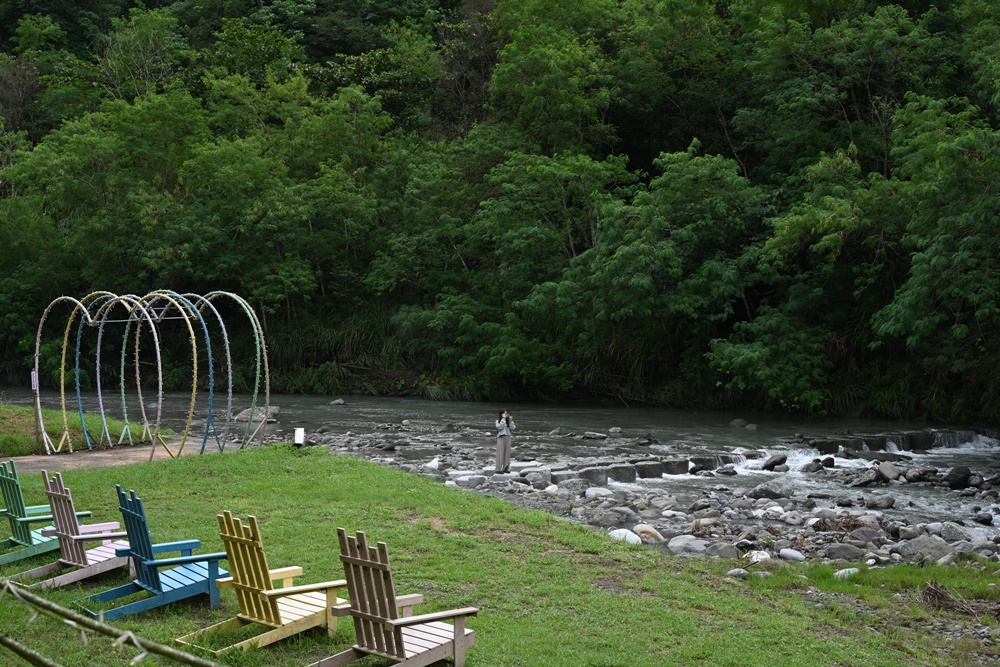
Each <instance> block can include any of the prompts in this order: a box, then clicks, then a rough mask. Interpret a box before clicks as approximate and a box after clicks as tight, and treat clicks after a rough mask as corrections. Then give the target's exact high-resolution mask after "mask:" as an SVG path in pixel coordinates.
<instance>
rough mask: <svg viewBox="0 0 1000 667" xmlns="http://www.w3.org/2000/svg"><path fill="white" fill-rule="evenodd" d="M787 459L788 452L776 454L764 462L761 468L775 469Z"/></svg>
mask: <svg viewBox="0 0 1000 667" xmlns="http://www.w3.org/2000/svg"><path fill="white" fill-rule="evenodd" d="M787 461H788V455H787V454H775V455H774V456H772V457H771V458H769V459H768V460H766V461H764V464H763V465H762V466H761V467H760V468H761V470H774V469H775V468H776V467H778V466H781V465H785V463H786V462H787Z"/></svg>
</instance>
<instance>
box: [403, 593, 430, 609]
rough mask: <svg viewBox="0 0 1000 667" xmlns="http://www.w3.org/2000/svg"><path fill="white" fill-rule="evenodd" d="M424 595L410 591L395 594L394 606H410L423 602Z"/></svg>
mask: <svg viewBox="0 0 1000 667" xmlns="http://www.w3.org/2000/svg"><path fill="white" fill-rule="evenodd" d="M423 603H424V596H423V595H421V594H420V593H410V594H409V595H397V596H396V606H397V607H399V608H400V609H403V608H406V609H408V608H410V607H413V606H414V605H418V604H423Z"/></svg>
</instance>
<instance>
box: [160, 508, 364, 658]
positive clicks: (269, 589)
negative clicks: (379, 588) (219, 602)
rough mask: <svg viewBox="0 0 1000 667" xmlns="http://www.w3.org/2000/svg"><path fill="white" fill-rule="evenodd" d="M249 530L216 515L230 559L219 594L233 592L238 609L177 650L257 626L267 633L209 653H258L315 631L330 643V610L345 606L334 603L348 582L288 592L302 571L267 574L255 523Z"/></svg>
mask: <svg viewBox="0 0 1000 667" xmlns="http://www.w3.org/2000/svg"><path fill="white" fill-rule="evenodd" d="M248 521H249V524H250V525H249V526H244V525H243V523H242V521H240V520H239V519H237V518H234V517H233V515H232V512H229V511H228V510H227V511H225V512H223V513H222V514H220V515H219V536H220V537H221V538H222V542H223V543H224V544H225V545H226V553H227V554H229V569H230V570H231V572H232V576H231V577H228V578H226V579H219V581H218V582H217V585H218V586H219V588H233V589H235V590H236V598H237V599H238V600H239V603H240V614H239V616H237V617H236V618H231V619H229V620H228V621H223V622H222V623H218V624H216V625H213V626H211V627H208V628H205V629H204V630H199V631H198V632H195V633H193V634H190V635H186V636H184V637H180V638H179V639H177V640H176V641H177V643H179V644H189V645H192V646H198V645H197V644H196V643H195V642H196V641H198V640H199V639H200V638H202V637H204V636H206V635H210V634H213V633H217V632H220V631H226V630H234V629H237V628H240V627H243V626H245V625H249V624H252V623H258V624H260V625H263V626H266V627H270V628H272V629H271V630H269V631H267V632H264V633H263V634H260V635H256V636H254V637H251V638H250V639H246V640H244V641H241V642H239V643H237V644H233V645H231V646H226V647H225V648H221V649H218V650H210V649H205V647H204V646H199V648H203V649H205V650H209V651H210V652H211V653H212V654H214V655H219V654H221V653H224V652H226V651H230V650H232V649H237V648H238V649H242V650H244V651H245V650H248V649H251V648H260V647H261V646H267V645H268V644H273V643H274V642H276V641H278V640H280V639H284V638H285V637H291V636H292V635H295V634H298V633H300V632H303V631H305V630H308V629H310V628H315V627H325V628H326V629H327V634H328V635H329V636H330V637H333V636H334V635H335V634H336V632H337V617H336V616H334V615H333V611H332V609H333V607H335V606H337V605H340V604H344V603H345V602H346V600H341V599H340V598H338V597H337V589H339V588H346V587H347V581H345V580H344V579H340V580H338V581H326V582H323V583H321V584H306V585H303V586H292V578H293V577H298V576H300V575H301V574H302V568H301V567H284V568H281V569H277V570H271V569H268V567H267V557H266V556H265V554H264V542H263V540H262V539H261V535H260V529H259V528H258V526H257V517H255V516H251V517H249V519H248ZM278 580H280V581H281V582H282V588H277V589H276V588H274V587H273V582H275V581H278Z"/></svg>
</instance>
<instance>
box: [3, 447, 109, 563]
mask: <svg viewBox="0 0 1000 667" xmlns="http://www.w3.org/2000/svg"><path fill="white" fill-rule="evenodd" d="M0 493H2V495H3V502H4V504H5V505H6V506H5V507H3V508H0V517H2V516H6V517H7V518H8V519H9V520H10V532H11V536H10V537H9V538H7V539H6V540H3V541H0V551H3V552H6V553H2V554H0V565H4V564H6V563H13V562H15V561H19V560H24V559H26V558H31V557H32V556H37V555H39V554H43V553H47V552H49V551H55V550H56V549H58V548H59V540H58V539H57V538H56V536H55V534H52V533H45V534H43V531H50V530H53V529H54V526H46V527H45V528H35V529H32V528H31V526H32V525H33V524H38V523H41V524H46V523H49V522H50V521H52V514H51V508H50V507H49V506H48V505H32V506H27V505H25V504H24V496H23V495H22V493H21V478H20V477H18V474H17V467H16V466H15V465H14V459H11V460H10V462H9V463H0ZM76 515H77V517H81V518H82V517H88V516H90V512H77V513H76Z"/></svg>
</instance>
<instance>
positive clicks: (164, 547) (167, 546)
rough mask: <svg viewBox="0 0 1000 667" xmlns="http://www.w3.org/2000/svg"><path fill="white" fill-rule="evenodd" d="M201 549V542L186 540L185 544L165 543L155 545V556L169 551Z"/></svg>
mask: <svg viewBox="0 0 1000 667" xmlns="http://www.w3.org/2000/svg"><path fill="white" fill-rule="evenodd" d="M200 547H201V540H184V541H183V542H163V543H161V544H154V545H153V553H154V554H162V553H166V552H168V551H190V550H191V549H198V548H200Z"/></svg>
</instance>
